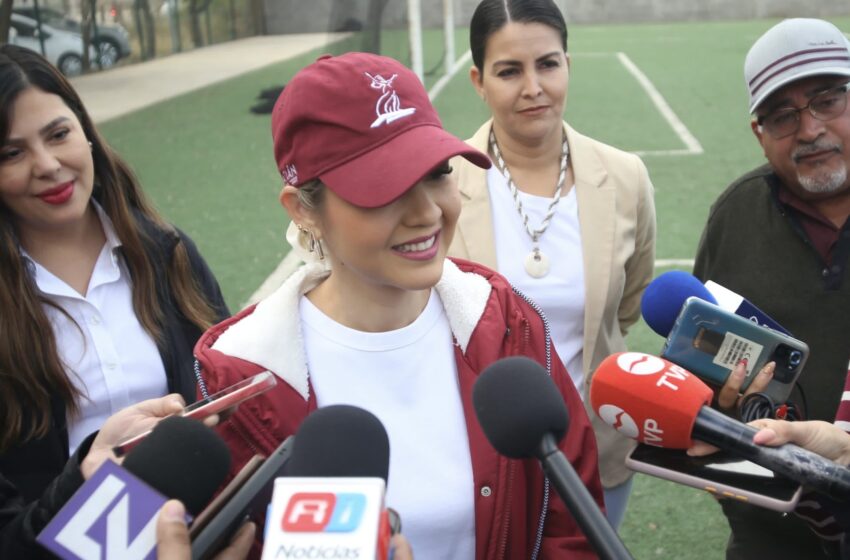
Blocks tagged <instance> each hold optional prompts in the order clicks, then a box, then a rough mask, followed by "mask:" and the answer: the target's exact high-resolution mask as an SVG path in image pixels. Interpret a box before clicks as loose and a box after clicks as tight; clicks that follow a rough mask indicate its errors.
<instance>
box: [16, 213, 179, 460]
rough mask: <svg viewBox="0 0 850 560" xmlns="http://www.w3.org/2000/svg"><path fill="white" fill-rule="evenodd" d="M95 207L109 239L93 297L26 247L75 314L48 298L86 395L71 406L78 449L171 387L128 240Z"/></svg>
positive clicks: (46, 283) (72, 445) (55, 296)
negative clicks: (124, 251)
mask: <svg viewBox="0 0 850 560" xmlns="http://www.w3.org/2000/svg"><path fill="white" fill-rule="evenodd" d="M94 207H95V209H96V210H97V214H98V216H99V218H100V222H101V225H102V226H103V231H104V234H105V235H106V243H105V244H104V246H103V249H101V252H100V255H99V256H98V258H97V262H96V263H95V265H94V270H93V271H92V276H91V280H90V281H89V287H88V293H86V295H85V297H84V296H81V295H80V294H79V293H78V292H77V291H76V290H74V289H73V288H71V287H70V286H69V285H68V284H67V283H65V282H64V281H63V280H61V279H60V278H58V277H56V276H55V275H53V274H52V273H51V272H50V271H48V270H47V269H46V268H44V267H43V266H41V265H40V264H39V263H38V262H36V261H35V260H33V259H32V257H30V256H29V255H27V254H26V252H23V255H24V257H26V258H27V259H29V260H30V262H32V263H33V265H34V266H35V283H36V285H37V287H38V289H39V290H40V291H41V292H42V293H43V294H44V295H45V296H46V297H47V298H48V299H49V300H50V301H52V302H54V303H55V304H57V305H58V306H60V307H61V308H62V309H63V310H65V312H66V313H67V314H68V315H70V317H71V319H73V321H70V320H69V319H68V317H66V316H65V315H64V314H63V313H61V312H59V311H57V310H56V309H54V308H53V307H51V306H49V305H44V306H43V308H44V311H45V313H46V314H47V318H48V319H49V320H50V322H51V324H52V325H53V334H54V335H55V337H56V347H57V350H58V352H59V359H60V360H62V363H64V364H65V370H66V371H67V372H68V376H69V378H70V379H71V381H72V383H73V384H74V385H75V386H76V387H77V388H78V389H79V390H80V392H81V394H82V395H83V396H82V397H81V398H80V401H79V404H80V413H79V415H78V416H71V415H70V413H69V414H68V447H69V450H70V453H74V451H75V450H76V449H77V446H78V445H79V444H80V443H81V442H82V441H83V440H84V439H85V438H86V437H87V436H88V435H89V434H91V433H92V432H94V431H96V430H99V429H100V427H101V426H102V425H103V423H104V421H105V420H106V419H107V418H108V417H110V416H111V415H113V414H115V413H116V412H118V411H119V410H121V409H122V408H126V407H128V406H130V405H131V404H134V403H137V402H139V401H142V400H145V399H151V398H155V397H161V396H163V395H165V394H166V393H167V392H168V383H167V380H166V377H165V367H164V366H163V364H162V358H161V357H160V355H159V350H158V349H157V347H156V343H155V342H154V340H153V339H152V338H151V336H150V335H149V334H148V332H147V331H146V330H145V329H144V328H143V327H142V325H141V323H139V320H138V319H137V318H136V312H135V310H134V309H133V294H132V281H131V279H130V274H129V272H128V271H127V266H126V265H125V264H124V262H123V259H122V258H121V257H120V255H119V253H118V247H120V246H121V241H120V240H119V239H118V236H117V235H116V233H115V228H114V227H113V225H112V221H111V220H110V219H109V217H108V216H107V215H106V214H105V213H104V212H103V210H102V209H101V208H100V206H98V205H97V203H94ZM75 323H76V324H75Z"/></svg>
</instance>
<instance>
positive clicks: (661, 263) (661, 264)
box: [655, 259, 694, 268]
mask: <svg viewBox="0 0 850 560" xmlns="http://www.w3.org/2000/svg"><path fill="white" fill-rule="evenodd" d="M671 266H687V267H689V268H693V267H694V259H657V260H656V261H655V268H668V267H671Z"/></svg>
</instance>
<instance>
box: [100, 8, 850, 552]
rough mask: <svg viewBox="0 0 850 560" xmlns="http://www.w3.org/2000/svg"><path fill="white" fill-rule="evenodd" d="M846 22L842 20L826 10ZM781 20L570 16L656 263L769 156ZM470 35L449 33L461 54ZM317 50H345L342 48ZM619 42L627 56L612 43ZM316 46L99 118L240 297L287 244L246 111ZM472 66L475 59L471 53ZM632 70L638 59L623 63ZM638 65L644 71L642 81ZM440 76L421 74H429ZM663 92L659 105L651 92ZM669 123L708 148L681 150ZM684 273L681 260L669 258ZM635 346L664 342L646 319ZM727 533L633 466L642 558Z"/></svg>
mask: <svg viewBox="0 0 850 560" xmlns="http://www.w3.org/2000/svg"><path fill="white" fill-rule="evenodd" d="M833 21H834V23H836V24H837V25H838V26H839V27H843V28H847V27H848V24H850V18H843V19H841V18H839V19H835V20H833ZM773 23H775V22H774V21H764V20H762V21H748V22H711V23H676V24H651V25H606V26H580V25H574V26H571V27H570V37H569V52H570V55H571V59H572V60H571V71H570V88H569V99H568V108H567V112H566V116H567V120H568V121H569V122H570V123H571V124H572V125H573V126H574V127H575V128H577V129H578V130H579V131H580V132H583V133H585V134H587V135H589V136H591V137H594V138H596V139H599V140H602V141H605V142H607V143H610V144H613V145H615V146H617V147H620V148H623V149H626V150H631V151H637V152H640V153H642V154H643V159H644V161H645V162H646V164H647V167H648V168H649V171H650V175H651V177H652V180H653V183H654V185H655V189H656V206H657V214H658V242H657V247H658V250H657V257H658V259H660V263H659V267H658V270H657V272H663V271H665V270H667V269H668V268H669V266H670V265H669V262H670V261H671V260H685V261H687V259H692V258H693V255H694V252H695V249H696V245H697V242H698V239H699V234H700V231H701V229H702V226H703V224H704V222H705V218H706V216H707V212H708V208H709V206H710V204H711V203H712V201H713V200H714V199H715V198H716V197H717V195H718V194H719V193H720V192H721V191H722V190H723V189H724V188H725V186H726V185H727V184H728V183H729V182H730V181H732V180H733V179H735V178H736V177H737V176H738V175H740V174H741V173H743V172H744V171H746V170H748V169H750V168H752V167H755V166H756V165H759V164H760V163H762V161H763V157H762V155H761V153H760V150H759V146H758V144H757V142H756V140H755V139H754V138H753V136H752V133H751V132H750V125H749V116H748V114H747V110H746V107H747V96H746V90H745V87H744V84H743V78H742V74H743V70H742V67H743V60H744V55H745V53H746V51H747V49H748V48H749V46H750V45H751V44H752V42H753V41H754V40H755V39H756V38H757V37H758V36H759V35H760V34H761V33H762V32H763V31H765V30H766V29H767V28H768V27H770V26H771V25H773ZM424 35H425V41H426V43H425V51H426V55H425V67H426V68H441V65H440V56H441V53H442V48H441V34H440V33H439V32H438V31H429V32H426V33H425V34H424ZM383 41H384V45H385V46H386V47H387V48H386V51H385V52H388V54H391V55H394V56H396V57H397V58H400V59H401V60H403V61H405V58H406V57H407V51H406V48H405V36H404V34H403V33H398V32H387V33H385V34H384V38H383ZM466 41H467V39H466V31H465V30H462V29H461V30H458V33H457V44H458V50H459V51H460V53H462V52H464V51H465V49H466ZM350 44H353V43H346V44H345V45H342V46H340V45H337V46H335V47H329V48H328V49H324V50H327V51H333V52H340V51H341V50H344V49H345V47H346V46H347V45H350ZM619 53H622V55H621V54H619ZM318 54H320V53H319V52H318V51H316V52H314V53H310V54H308V55H305V56H301V57H298V58H296V59H293V60H291V61H288V62H286V63H281V64H276V65H273V66H270V67H267V68H264V69H262V70H259V71H255V72H253V73H250V74H247V75H244V76H241V77H239V78H235V79H233V80H230V81H227V82H223V83H220V84H217V85H213V86H210V87H207V88H205V89H202V90H199V91H196V92H193V93H190V94H187V95H184V96H181V97H179V98H175V99H172V100H169V101H166V102H163V103H160V104H158V105H155V106H153V107H150V108H147V109H144V110H142V111H139V112H136V113H133V114H131V115H128V116H125V117H123V118H120V119H117V120H113V121H111V122H109V123H106V124H105V125H103V126H102V127H101V129H102V130H103V132H104V134H105V136H106V137H107V138H108V140H109V141H110V142H111V143H112V145H113V146H114V147H115V148H116V149H117V150H118V151H119V152H120V153H121V154H123V155H124V156H125V158H126V159H127V160H128V161H129V162H130V163H131V164H132V166H133V167H134V168H135V169H136V171H137V172H138V174H139V176H140V177H141V180H142V183H143V185H144V187H145V189H146V191H147V192H148V193H149V194H150V196H151V197H152V198H153V200H154V202H155V203H156V205H157V206H158V207H159V208H160V210H161V211H162V212H163V213H164V214H165V215H166V217H167V218H168V219H170V220H171V221H173V222H174V223H176V224H177V225H179V226H180V227H182V228H183V229H184V230H186V231H187V232H188V233H189V234H190V235H191V236H192V237H193V238H194V239H195V241H196V242H197V243H198V245H199V247H200V249H201V251H202V253H203V254H204V255H205V257H206V258H207V260H208V261H209V263H210V265H211V267H212V268H213V271H214V272H215V274H216V275H217V277H218V279H219V282H220V283H221V285H222V288H223V291H224V294H225V297H226V298H227V300H228V303H229V304H230V306H231V309H232V310H236V309H238V308H239V307H240V306H241V305H242V304H243V303H244V302H245V301H246V300H247V299H248V297H249V296H250V295H251V294H252V293H253V292H254V290H255V289H256V288H257V287H258V286H259V285H260V284H261V283H262V281H263V280H264V279H265V278H266V277H267V276H268V275H269V274H270V273H271V272H272V271H273V270H274V269H275V267H276V266H277V265H278V263H279V262H280V261H281V259H282V258H283V257H284V256H285V254H286V253H287V252H288V250H289V247H288V245H287V244H286V242H285V240H284V237H283V235H284V231H285V227H286V224H287V217H286V215H285V213H284V211H283V210H282V208H281V207H280V205H279V204H278V200H277V195H278V193H279V190H280V177H279V176H278V173H277V171H276V169H275V164H274V162H273V159H272V149H271V136H270V131H269V117H268V115H263V116H257V115H253V114H251V113H250V112H249V107H250V106H251V105H252V104H253V103H254V101H255V99H256V96H257V94H258V93H259V92H260V91H261V90H262V89H264V88H267V87H270V86H274V85H282V84H284V83H285V82H286V81H287V80H288V79H289V78H290V77H291V76H292V74H293V73H294V72H295V71H296V70H297V69H299V68H300V67H302V66H304V65H305V64H307V63H309V62H310V61H312V60H313V59H314V58H315V57H316V56H317V55H318ZM467 66H468V65H467ZM630 68H631V70H630ZM638 76H643V77H644V78H645V82H646V83H645V84H643V85H642V84H641V82H640V81H639V77H638ZM439 77H440V76H439V73H437V74H434V75H429V76H428V77H427V79H426V85H428V86H429V87H430V86H432V85H433V84H434V83H435V82H436V81H437V80H438V79H439ZM653 91H654V92H656V93H657V95H658V96H660V97H661V98H663V101H664V103H666V105H667V107H668V108H669V112H670V113H671V114H672V115H673V117H672V118H670V117H669V115H668V117H665V116H664V115H663V113H662V109H660V108H659V106H658V104H657V102H654V101H653V99H652V97H651V95H652V93H651V92H653ZM435 104H436V106H437V109H438V110H439V112H440V114H441V117H442V119H443V122H444V124H445V125H446V127H447V128H448V129H449V130H451V131H452V132H454V133H455V134H457V135H459V136H461V137H467V136H469V135H471V134H472V132H473V131H474V130H475V129H476V128H477V127H478V126H479V124H480V123H481V122H483V120H484V119H485V118H486V117H487V110H486V107H485V106H484V105H483V102H481V101H480V100H479V99H478V97H477V96H476V95H475V93H474V92H473V90H472V87H471V86H470V84H469V79H468V73H467V70H466V68H464V69H463V70H461V71H460V72H458V73H457V74H456V75H455V76H454V77H453V78H452V79H451V81H450V82H449V83H448V84H447V86H446V87H445V89H443V90H442V92H441V93H440V95H439V96H438V97H437V98H436V100H435ZM671 123H678V124H676V126H679V128H680V129H682V130H686V131H687V133H688V134H689V135H691V136H692V137H693V138H695V139H696V141H697V142H698V144H699V146H701V148H702V150H703V152H702V153H693V152H694V151H695V150H693V149H692V150H691V152H692V153H686V154H681V153H679V154H675V153H674V154H670V153H668V152H671V151H672V152H677V151H678V152H682V151H687V150H688V146H687V145H686V143H685V140H683V137H682V135H681V134H678V133H677V132H676V131H675V130H674V127H673V124H671ZM677 266H680V267H681V268H684V269H686V270H688V269H689V267H688V265H677ZM629 343H630V347H631V348H632V349H635V350H641V351H646V352H650V353H653V352H657V351H658V350H659V349H660V347H661V343H662V340H661V338H660V337H658V336H656V335H655V334H653V333H652V332H650V331H649V330H648V329H647V328H646V327H645V326H644V325H642V324H641V325H637V326H636V327H635V328H634V329H633V332H632V333H631V334H630V336H629ZM727 534H728V529H727V526H726V523H725V519H724V518H723V516H722V515H721V514H720V510H719V508H718V506H717V505H716V504H715V503H714V500H713V498H711V497H710V496H709V495H708V494H705V493H703V492H700V491H696V490H691V489H687V488H684V487H680V486H676V485H674V484H672V483H668V482H665V481H659V480H655V479H651V478H648V477H643V476H638V477H636V482H635V490H634V493H633V495H632V498H631V502H630V506H629V510H628V513H627V516H626V520H625V523H624V526H623V528H622V535H623V538H624V540H625V542H626V544H627V545H628V546H629V548H630V549H631V550H632V552H633V554H634V556H635V558H638V559H646V558H675V559H720V558H723V556H724V555H723V550H724V545H725V540H726V537H727Z"/></svg>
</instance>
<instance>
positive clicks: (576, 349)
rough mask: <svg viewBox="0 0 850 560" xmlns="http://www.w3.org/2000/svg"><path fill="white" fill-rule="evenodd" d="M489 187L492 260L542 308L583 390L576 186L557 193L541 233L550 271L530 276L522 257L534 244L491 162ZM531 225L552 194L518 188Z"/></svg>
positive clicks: (536, 224)
mask: <svg viewBox="0 0 850 560" xmlns="http://www.w3.org/2000/svg"><path fill="white" fill-rule="evenodd" d="M487 188H488V189H489V191H490V200H491V201H492V204H491V205H490V207H491V208H492V212H493V230H494V236H495V245H496V263H497V268H498V269H499V272H500V273H502V275H503V276H505V278H507V279H508V280H509V281H510V283H511V284H513V285H514V286H515V287H516V288H518V289H519V290H520V291H521V292H523V293H524V294H525V295H527V296H529V297H530V298H531V299H533V300H534V301H535V302H536V303H537V305H539V306H540V307H541V308H542V309H543V313H544V315H545V316H546V319H547V320H548V321H549V326H550V327H551V329H552V342H553V343H554V344H555V350H556V351H557V352H558V355H559V356H560V357H561V361H562V362H563V363H564V366H565V367H566V368H567V371H568V372H569V374H570V378H572V380H573V383H574V384H575V386H576V389H578V394H579V395H583V394H584V392H583V391H582V388H581V386H582V383H583V381H584V371H583V370H582V354H583V343H584V298H585V291H584V260H583V259H582V249H581V228H580V227H579V221H578V201H577V200H576V190H575V187H573V188H571V189H570V191H569V192H568V193H567V194H566V195H565V196H562V197H561V201H560V202H559V203H558V206H556V207H555V215H554V216H553V217H552V220H551V221H550V222H549V227H548V228H546V231H545V232H544V233H543V235H542V236H541V237H540V239H539V242H540V251H541V252H542V253H543V254H544V255H546V256H548V257H549V264H550V269H549V274H547V275H546V276H544V277H542V278H533V277H532V276H530V275H529V274H528V272H526V270H525V258H526V256H527V255H528V254H529V253H531V252H532V250H533V248H534V244H533V243H532V241H531V236H529V235H528V232H526V231H525V227H524V226H523V224H522V218H520V215H519V212H517V209H516V202H515V201H514V197H513V195H512V194H511V190H510V188H509V187H508V182H507V181H506V180H505V177H504V176H503V175H502V174H501V172H500V171H499V170H498V169H496V167H495V166H493V167H491V168H490V169H489V170H488V171H487ZM554 190H555V185H552V191H553V193H554ZM519 197H520V201H521V202H522V208H523V211H524V212H525V213H526V214H527V215H528V224H529V227H530V228H531V230H532V231H534V230H536V229H538V228H539V227H540V224H541V223H543V218H545V217H546V213H547V211H548V209H549V204H550V203H551V202H552V198H551V197H548V198H544V197H540V196H534V195H531V194H527V193H524V192H522V191H520V192H519Z"/></svg>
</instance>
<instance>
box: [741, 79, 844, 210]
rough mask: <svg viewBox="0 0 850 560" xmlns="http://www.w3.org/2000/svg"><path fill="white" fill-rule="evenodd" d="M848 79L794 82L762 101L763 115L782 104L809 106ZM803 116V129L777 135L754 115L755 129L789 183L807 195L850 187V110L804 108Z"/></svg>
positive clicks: (833, 193) (822, 195) (818, 195)
mask: <svg viewBox="0 0 850 560" xmlns="http://www.w3.org/2000/svg"><path fill="white" fill-rule="evenodd" d="M846 81H847V78H846V77H844V78H842V77H835V76H816V77H812V78H806V79H803V80H799V81H797V82H793V83H791V84H790V85H788V86H785V87H784V88H782V89H780V90H778V91H777V92H775V93H774V94H772V95H771V96H770V97H769V98H768V99H767V100H766V101H765V102H764V103H762V104H761V105H760V106H759V108H758V111H757V115H758V116H759V117H765V116H767V115H770V114H775V111H777V110H783V109H787V108H797V109H799V108H800V107H805V106H806V105H807V104H808V103H809V102H810V101H811V100H812V98H813V97H815V96H816V95H818V94H821V93H823V92H824V91H826V90H829V89H830V88H833V87H835V86H838V85H841V84H843V83H845V82H846ZM845 95H846V94H845ZM799 119H800V122H799V129H798V130H797V131H796V132H794V133H793V134H789V135H788V136H784V137H782V138H773V137H772V136H771V135H770V134H769V133H768V131H767V130H762V129H761V127H759V125H758V124H757V122H756V121H753V125H752V128H753V133H754V134H755V135H756V138H758V140H759V143H760V144H761V146H762V149H763V150H764V155H765V157H766V158H767V159H768V161H769V162H770V164H771V166H772V167H773V169H774V171H776V174H777V175H779V177H780V178H781V179H782V181H783V183H784V184H785V185H786V186H787V187H788V188H789V189H791V190H792V191H793V192H795V193H796V194H797V195H798V196H800V197H801V198H804V199H807V200H821V199H827V198H830V197H833V196H836V195H838V194H845V193H848V191H850V180H848V179H850V174H848V170H850V111H848V110H847V109H845V110H844V112H843V113H842V114H841V115H840V116H837V117H835V118H833V119H830V120H826V121H823V120H819V119H816V118H815V117H814V116H812V114H811V112H809V110H807V109H804V110H803V111H800V113H799Z"/></svg>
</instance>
